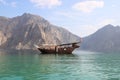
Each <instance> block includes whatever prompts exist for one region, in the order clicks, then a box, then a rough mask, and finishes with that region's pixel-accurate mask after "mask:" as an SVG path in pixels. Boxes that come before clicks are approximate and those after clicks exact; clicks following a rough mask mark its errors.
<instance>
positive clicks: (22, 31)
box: [0, 13, 79, 49]
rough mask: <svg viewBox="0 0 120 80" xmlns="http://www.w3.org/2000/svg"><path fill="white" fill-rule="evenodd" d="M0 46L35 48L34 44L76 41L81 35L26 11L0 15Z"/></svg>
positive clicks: (4, 47) (7, 47) (6, 47)
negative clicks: (7, 16) (20, 13)
mask: <svg viewBox="0 0 120 80" xmlns="http://www.w3.org/2000/svg"><path fill="white" fill-rule="evenodd" d="M0 31H1V33H0V35H1V36H0V37H2V39H5V40H4V41H5V42H3V41H1V45H0V47H1V48H3V49H9V48H10V49H34V48H35V47H34V44H43V43H46V44H60V43H69V42H76V41H78V40H79V37H78V36H76V35H74V34H72V33H71V32H69V31H68V30H66V29H64V28H62V27H58V26H55V25H53V24H51V23H50V22H48V21H47V20H46V19H44V18H42V17H41V16H38V15H33V14H30V13H24V14H23V15H21V16H17V17H13V18H6V17H5V18H4V17H2V18H1V17H0Z"/></svg>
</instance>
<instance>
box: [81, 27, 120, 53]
mask: <svg viewBox="0 0 120 80" xmlns="http://www.w3.org/2000/svg"><path fill="white" fill-rule="evenodd" d="M81 49H84V50H90V51H99V52H120V26H113V25H106V26H104V27H103V28H101V29H99V30H98V31H97V32H95V33H94V34H92V35H90V36H88V37H85V38H84V39H83V42H82V45H81Z"/></svg>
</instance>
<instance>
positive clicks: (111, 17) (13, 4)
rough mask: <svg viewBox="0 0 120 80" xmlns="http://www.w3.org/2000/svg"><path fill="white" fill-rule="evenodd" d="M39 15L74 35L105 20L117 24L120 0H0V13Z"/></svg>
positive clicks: (119, 23) (95, 26) (12, 15)
mask: <svg viewBox="0 0 120 80" xmlns="http://www.w3.org/2000/svg"><path fill="white" fill-rule="evenodd" d="M23 13H32V14H37V15H40V16H42V17H43V18H45V19H47V20H48V21H49V22H50V23H52V24H54V25H57V26H61V27H64V28H66V29H68V30H69V31H71V32H72V33H74V34H76V35H78V36H81V37H83V36H87V35H89V34H92V33H93V32H95V31H96V30H98V29H99V28H101V27H103V26H104V25H107V24H113V25H120V0H0V16H6V17H15V16H18V15H22V14H23Z"/></svg>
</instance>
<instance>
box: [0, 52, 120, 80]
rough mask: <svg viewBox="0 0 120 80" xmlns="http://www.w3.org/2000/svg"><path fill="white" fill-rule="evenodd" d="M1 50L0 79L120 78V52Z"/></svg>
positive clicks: (105, 79)
mask: <svg viewBox="0 0 120 80" xmlns="http://www.w3.org/2000/svg"><path fill="white" fill-rule="evenodd" d="M38 53H39V52H30V51H29V52H27V51H26V52H17V51H15V52H14V51H12V52H9V51H8V52H0V80H120V54H119V53H96V52H85V51H75V52H74V54H72V55H53V54H51V55H42V54H38Z"/></svg>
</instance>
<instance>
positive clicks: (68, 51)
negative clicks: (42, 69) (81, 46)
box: [38, 47, 75, 54]
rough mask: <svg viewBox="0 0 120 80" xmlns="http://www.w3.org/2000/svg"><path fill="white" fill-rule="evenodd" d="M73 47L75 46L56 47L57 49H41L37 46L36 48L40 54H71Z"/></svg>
mask: <svg viewBox="0 0 120 80" xmlns="http://www.w3.org/2000/svg"><path fill="white" fill-rule="evenodd" d="M74 49H75V48H73V47H67V48H58V49H57V50H56V49H41V48H38V50H39V51H40V52H41V53H42V54H72V52H73V50H74Z"/></svg>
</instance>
